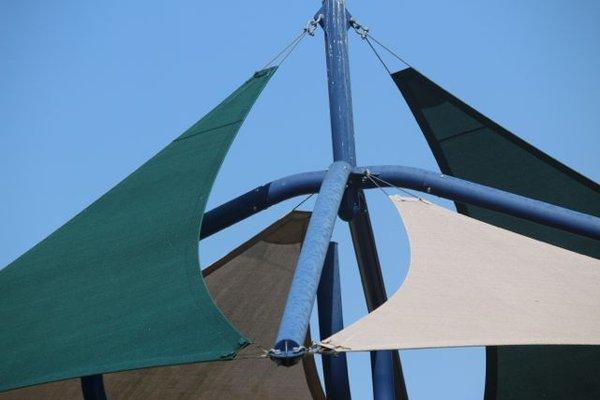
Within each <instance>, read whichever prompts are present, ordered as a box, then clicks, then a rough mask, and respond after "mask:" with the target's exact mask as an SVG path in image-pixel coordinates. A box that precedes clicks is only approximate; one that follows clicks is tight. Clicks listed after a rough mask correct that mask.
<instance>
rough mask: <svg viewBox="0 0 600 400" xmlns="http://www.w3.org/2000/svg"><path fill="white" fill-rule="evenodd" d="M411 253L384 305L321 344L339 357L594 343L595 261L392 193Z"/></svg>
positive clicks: (598, 264)
mask: <svg viewBox="0 0 600 400" xmlns="http://www.w3.org/2000/svg"><path fill="white" fill-rule="evenodd" d="M391 199H392V201H393V203H394V205H395V206H396V208H397V209H398V211H399V212H400V214H401V216H402V219H403V221H404V224H405V227H406V230H407V233H408V237H409V241H410V251H411V263H410V269H409V273H408V276H407V278H406V280H405V282H404V283H403V284H402V286H401V288H400V289H399V290H398V291H397V292H396V293H395V294H394V295H393V296H392V297H391V298H390V299H389V300H388V301H387V302H386V303H384V304H383V305H382V306H381V307H379V308H378V309H377V310H375V311H373V312H372V313H370V314H369V315H367V316H365V317H364V318H362V319H360V320H359V321H357V322H356V323H354V324H352V325H350V326H349V327H347V328H346V329H344V330H342V331H340V332H338V333H337V334H335V335H333V336H331V337H330V338H328V339H326V340H324V341H323V342H322V343H321V345H322V346H323V347H325V348H329V349H333V350H336V351H366V350H380V349H381V350H385V349H415V348H431V347H457V346H484V345H485V346H488V345H524V344H533V345H542V344H544V345H549V344H573V345H580V344H587V345H597V344H600V261H599V260H597V259H594V258H591V257H587V256H583V255H580V254H577V253H573V252H570V251H568V250H565V249H562V248H559V247H555V246H552V245H549V244H546V243H543V242H540V241H537V240H534V239H531V238H528V237H525V236H521V235H518V234H516V233H513V232H510V231H507V230H504V229H501V228H498V227H495V226H492V225H488V224H486V223H483V222H480V221H477V220H475V219H471V218H469V217H466V216H463V215H460V214H457V213H455V212H451V211H449V210H446V209H444V208H442V207H439V206H436V205H434V204H431V203H428V202H426V201H424V200H417V199H407V198H402V197H398V196H393V197H392V198H391Z"/></svg>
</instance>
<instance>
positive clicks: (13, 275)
mask: <svg viewBox="0 0 600 400" xmlns="http://www.w3.org/2000/svg"><path fill="white" fill-rule="evenodd" d="M275 70H276V69H275V68H269V69H265V70H262V71H259V72H257V73H256V74H254V76H253V77H252V78H250V79H249V80H248V81H247V82H246V83H244V84H243V85H242V86H240V87H239V88H238V89H237V90H236V91H235V92H233V93H232V94H231V95H230V96H229V97H228V98H227V99H225V100H224V101H223V102H222V103H221V104H220V105H219V106H217V107H216V108H215V109H213V110H212V111H211V112H210V113H208V114H207V115H206V116H205V117H204V118H202V119H201V120H200V121H198V122H197V123H196V124H195V125H193V126H192V127H191V128H190V129H188V130H187V131H186V132H185V133H183V134H182V135H181V136H179V137H178V138H177V139H175V140H174V141H173V142H172V143H171V144H169V145H168V146H167V147H165V148H164V149H163V150H162V151H160V152H159V153H158V154H157V155H155V156H154V157H153V158H151V159H150V160H149V161H148V162H146V163H145V164H144V165H142V166H141V167H140V168H139V169H138V170H136V171H135V172H134V173H132V174H131V175H130V176H128V177H127V178H126V179H125V180H123V181H122V182H121V183H119V184H118V185H117V186H115V187H114V188H113V189H111V190H110V191H109V192H108V193H106V194H105V195H104V196H102V197H101V198H100V199H98V200H97V201H96V202H94V203H93V204H92V205H90V206H89V207H87V208H86V209H85V210H83V211H82V212H81V213H80V214H78V215H77V216H76V217H74V218H73V219H72V220H70V221H69V222H67V223H66V224H65V225H64V226H62V227H61V228H59V229H58V230H57V231H56V232H54V233H52V234H51V235H50V236H49V237H48V238H46V239H45V240H43V241H42V242H40V243H39V244H38V245H36V246H35V247H33V248H32V249H31V250H29V251H28V252H27V253H25V254H24V255H22V256H21V257H19V258H18V259H17V260H16V261H14V262H13V263H11V264H10V265H8V266H7V267H6V268H4V269H2V270H0V321H1V325H0V326H1V329H0V355H1V357H0V391H5V390H8V389H12V388H17V387H22V386H28V385H34V384H39V383H43V382H50V381H55V380H61V379H67V378H72V377H79V376H86V375H92V374H100V373H107V372H114V371H121V370H129V369H137V368H143V367H152V366H159V365H170V364H182V363H192V362H201V361H212V360H227V359H231V358H233V357H234V356H235V355H236V353H237V352H238V351H239V350H240V349H241V348H243V347H244V346H246V345H247V344H248V340H247V339H246V338H245V337H244V336H243V335H242V334H241V333H240V332H238V330H236V329H235V328H234V327H233V326H232V325H231V324H230V323H229V322H228V321H227V319H226V318H225V317H224V316H223V314H222V313H221V312H220V311H219V309H218V308H217V307H216V305H215V303H214V302H213V300H212V298H211V297H210V295H209V293H208V291H207V289H206V286H205V284H204V282H203V280H202V277H201V273H200V266H199V259H198V236H199V231H200V226H201V222H202V216H203V213H204V209H205V205H206V201H207V198H208V196H209V193H210V190H211V187H212V184H213V181H214V179H215V176H216V174H217V171H218V170H219V167H220V165H221V163H222V162H223V159H224V158H225V155H226V153H227V150H228V149H229V146H230V145H231V143H232V141H233V139H234V137H235V135H236V133H237V131H238V130H239V128H240V126H241V125H242V123H243V121H244V119H245V118H246V116H247V114H248V112H249V111H250V109H251V107H252V105H253V104H254V102H255V101H256V99H257V97H258V96H259V94H260V93H261V91H262V90H263V88H264V87H265V85H266V84H267V82H268V81H269V79H270V78H271V76H272V75H273V74H274V73H275Z"/></svg>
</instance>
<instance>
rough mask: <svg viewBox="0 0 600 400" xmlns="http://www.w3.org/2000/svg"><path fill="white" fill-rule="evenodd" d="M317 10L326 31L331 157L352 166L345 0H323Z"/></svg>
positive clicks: (351, 118)
mask: <svg viewBox="0 0 600 400" xmlns="http://www.w3.org/2000/svg"><path fill="white" fill-rule="evenodd" d="M320 12H321V13H322V14H323V20H322V24H323V31H324V33H325V57H326V61H327V84H328V89H329V115H330V119H331V141H332V145H333V160H334V161H345V162H347V163H348V164H350V165H352V166H353V167H354V166H356V153H355V148H354V117H353V115H352V90H351V86H350V62H349V60H348V29H349V28H350V20H349V19H348V12H347V11H346V2H345V0H325V1H323V7H322V9H321V11H320Z"/></svg>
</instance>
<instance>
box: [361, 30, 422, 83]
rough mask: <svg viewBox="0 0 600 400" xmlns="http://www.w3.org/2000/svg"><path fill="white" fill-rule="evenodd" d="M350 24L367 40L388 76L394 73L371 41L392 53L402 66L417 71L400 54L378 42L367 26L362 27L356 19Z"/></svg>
mask: <svg viewBox="0 0 600 400" xmlns="http://www.w3.org/2000/svg"><path fill="white" fill-rule="evenodd" d="M350 24H351V26H352V28H354V30H355V31H356V33H357V34H358V35H359V36H360V37H361V38H362V39H363V40H365V41H366V42H367V44H368V45H369V47H370V48H371V50H372V51H373V53H374V54H375V56H376V57H377V59H378V60H379V62H380V63H381V65H383V68H385V70H386V71H387V72H388V74H390V75H391V74H392V72H391V70H390V68H389V67H388V66H387V64H386V63H385V61H383V58H382V57H381V55H380V54H379V52H378V51H377V49H375V46H373V43H371V40H372V41H373V42H375V43H376V44H377V45H379V46H380V47H382V48H383V49H384V50H385V51H387V52H388V53H390V54H391V55H392V56H393V57H395V58H396V59H398V60H399V61H400V62H401V63H402V64H404V65H406V66H407V67H410V68H413V69H415V70H416V68H415V67H413V66H412V65H411V64H410V63H409V62H408V61H406V60H405V59H404V58H402V57H400V56H399V55H398V54H396V53H395V52H394V51H393V50H391V49H390V48H389V47H387V46H386V45H384V44H383V43H381V42H380V41H379V40H377V39H376V38H375V37H373V35H372V34H371V32H370V31H369V28H367V27H366V26H363V25H361V24H360V23H359V22H358V21H356V20H355V19H351V20H350Z"/></svg>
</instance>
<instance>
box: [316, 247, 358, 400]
mask: <svg viewBox="0 0 600 400" xmlns="http://www.w3.org/2000/svg"><path fill="white" fill-rule="evenodd" d="M317 303H318V305H319V333H320V337H321V339H326V338H328V337H329V336H331V335H333V334H334V333H337V332H339V331H341V330H342V329H344V316H343V315H342V292H341V285H340V267H339V261H338V246H337V243H335V242H331V243H329V249H328V250H327V257H326V258H325V264H324V265H323V272H322V273H321V282H320V283H319V290H318V291H317ZM322 359H323V378H324V379H325V391H326V393H327V398H328V399H331V400H350V398H351V396H350V382H349V380H348V364H347V361H346V354H345V353H342V354H336V355H331V354H323V355H322Z"/></svg>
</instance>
